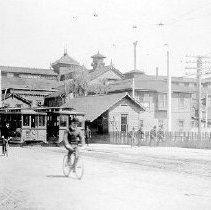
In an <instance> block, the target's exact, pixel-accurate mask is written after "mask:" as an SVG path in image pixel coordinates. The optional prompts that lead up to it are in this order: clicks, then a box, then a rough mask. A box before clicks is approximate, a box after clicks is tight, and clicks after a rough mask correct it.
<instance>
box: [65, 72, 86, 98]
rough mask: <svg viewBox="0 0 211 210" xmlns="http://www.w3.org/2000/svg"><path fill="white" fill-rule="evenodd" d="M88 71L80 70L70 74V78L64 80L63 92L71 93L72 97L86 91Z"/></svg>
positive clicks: (81, 94) (83, 93) (84, 93)
mask: <svg viewBox="0 0 211 210" xmlns="http://www.w3.org/2000/svg"><path fill="white" fill-rule="evenodd" d="M88 81H89V78H88V72H87V70H80V71H77V72H74V73H72V74H71V79H69V80H64V82H65V84H64V85H65V93H66V95H67V94H69V93H73V95H74V97H77V96H83V95H86V94H87V91H88Z"/></svg>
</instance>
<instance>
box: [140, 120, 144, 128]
mask: <svg viewBox="0 0 211 210" xmlns="http://www.w3.org/2000/svg"><path fill="white" fill-rule="evenodd" d="M143 127H144V120H140V128H143Z"/></svg>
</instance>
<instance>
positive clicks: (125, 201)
mask: <svg viewBox="0 0 211 210" xmlns="http://www.w3.org/2000/svg"><path fill="white" fill-rule="evenodd" d="M81 153H82V156H83V159H84V164H85V175H84V178H83V179H82V180H77V179H75V178H65V177H64V176H63V174H62V159H63V155H64V154H65V149H64V148H55V147H52V148H50V147H38V146H36V147H25V148H18V147H12V148H10V153H9V157H8V158H6V157H3V156H0V209H60V210H62V209H85V210H87V209H88V210H89V209H92V210H93V209H103V210H104V209H109V210H110V209H112V210H113V209H143V210H145V209H147V210H148V209H149V210H151V209H152V210H154V209H162V210H165V209H168V210H169V209H180V210H183V209H184V210H186V209H190V210H195V209H196V210H198V209H200V210H201V209H203V210H206V209H207V210H208V209H211V151H210V150H194V149H183V148H149V147H140V148H130V147H129V146H115V145H113V146H112V145H96V144H95V145H94V144H93V145H90V146H89V147H88V148H85V149H83V150H82V151H81Z"/></svg>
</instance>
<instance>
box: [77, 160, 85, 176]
mask: <svg viewBox="0 0 211 210" xmlns="http://www.w3.org/2000/svg"><path fill="white" fill-rule="evenodd" d="M75 175H76V177H77V178H78V179H81V178H82V177H83V175H84V164H83V159H82V158H81V157H78V160H77V163H76V165H75Z"/></svg>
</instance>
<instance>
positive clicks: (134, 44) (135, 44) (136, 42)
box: [133, 41, 138, 70]
mask: <svg viewBox="0 0 211 210" xmlns="http://www.w3.org/2000/svg"><path fill="white" fill-rule="evenodd" d="M137 44H138V41H135V42H133V46H134V70H136V46H137Z"/></svg>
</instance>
